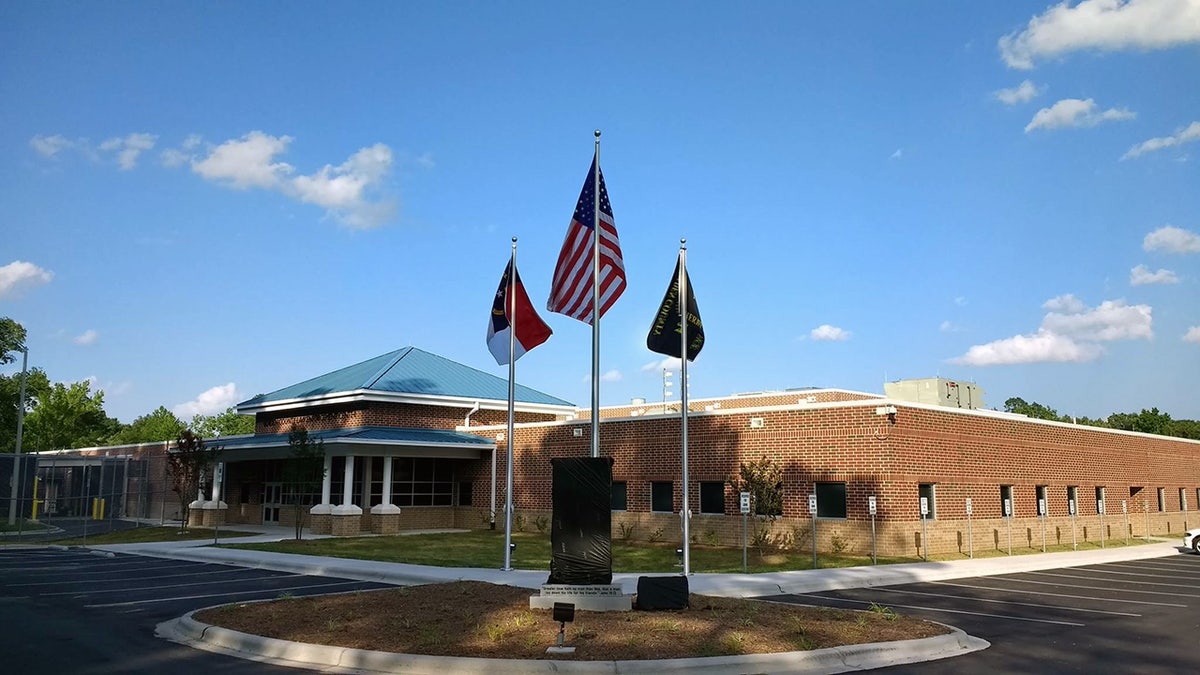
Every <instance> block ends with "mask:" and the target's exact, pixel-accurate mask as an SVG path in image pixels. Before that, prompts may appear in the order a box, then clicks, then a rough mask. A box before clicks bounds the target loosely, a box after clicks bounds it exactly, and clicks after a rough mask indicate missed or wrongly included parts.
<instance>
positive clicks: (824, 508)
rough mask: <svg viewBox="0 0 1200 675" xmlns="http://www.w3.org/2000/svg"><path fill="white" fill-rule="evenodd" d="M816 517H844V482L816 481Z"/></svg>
mask: <svg viewBox="0 0 1200 675" xmlns="http://www.w3.org/2000/svg"><path fill="white" fill-rule="evenodd" d="M816 491H817V517H818V518H845V517H846V484H845V483H817V485H816Z"/></svg>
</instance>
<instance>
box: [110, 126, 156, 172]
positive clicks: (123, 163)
mask: <svg viewBox="0 0 1200 675" xmlns="http://www.w3.org/2000/svg"><path fill="white" fill-rule="evenodd" d="M157 140H158V136H155V135H153V134H129V135H128V136H126V137H125V138H110V139H108V140H106V141H104V142H103V143H101V144H100V150H101V151H103V152H113V153H116V155H117V166H119V167H121V170H122V171H129V170H130V169H133V168H134V167H136V166H137V160H138V157H139V156H140V155H141V154H142V153H143V152H146V151H147V150H152V149H154V143H155V142H156V141H157Z"/></svg>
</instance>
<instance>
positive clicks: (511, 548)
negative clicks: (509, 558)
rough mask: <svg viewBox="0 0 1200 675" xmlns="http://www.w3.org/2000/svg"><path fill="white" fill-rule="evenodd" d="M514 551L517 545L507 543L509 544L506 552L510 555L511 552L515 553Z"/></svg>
mask: <svg viewBox="0 0 1200 675" xmlns="http://www.w3.org/2000/svg"><path fill="white" fill-rule="evenodd" d="M515 550H517V544H516V542H509V544H508V552H509V553H512V552H513V551H515Z"/></svg>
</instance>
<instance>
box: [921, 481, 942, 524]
mask: <svg viewBox="0 0 1200 675" xmlns="http://www.w3.org/2000/svg"><path fill="white" fill-rule="evenodd" d="M933 492H934V490H933V483H921V485H920V487H919V493H920V494H919V496H920V497H921V499H924V500H925V508H926V510H927V512H926V513H925V515H923V516H921V517H922V518H925V519H927V520H933V519H934V518H937V508H936V507H935V505H934V499H933ZM917 501H918V504H917V508H918V509H919V508H920V499H918V500H917ZM917 513H918V514H920V511H917Z"/></svg>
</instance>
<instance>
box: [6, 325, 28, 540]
mask: <svg viewBox="0 0 1200 675" xmlns="http://www.w3.org/2000/svg"><path fill="white" fill-rule="evenodd" d="M28 376H29V348H28V347H25V346H23V345H22V347H21V394H20V396H19V397H18V399H17V446H16V451H15V452H14V453H13V463H12V482H11V483H10V488H11V491H10V492H9V498H8V524H9V525H12V524H14V523H16V522H17V504H18V500H17V490H18V488H19V486H20V481H18V480H17V467H18V466H20V464H21V436H22V434H23V433H24V431H25V380H26V378H27V377H28Z"/></svg>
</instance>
